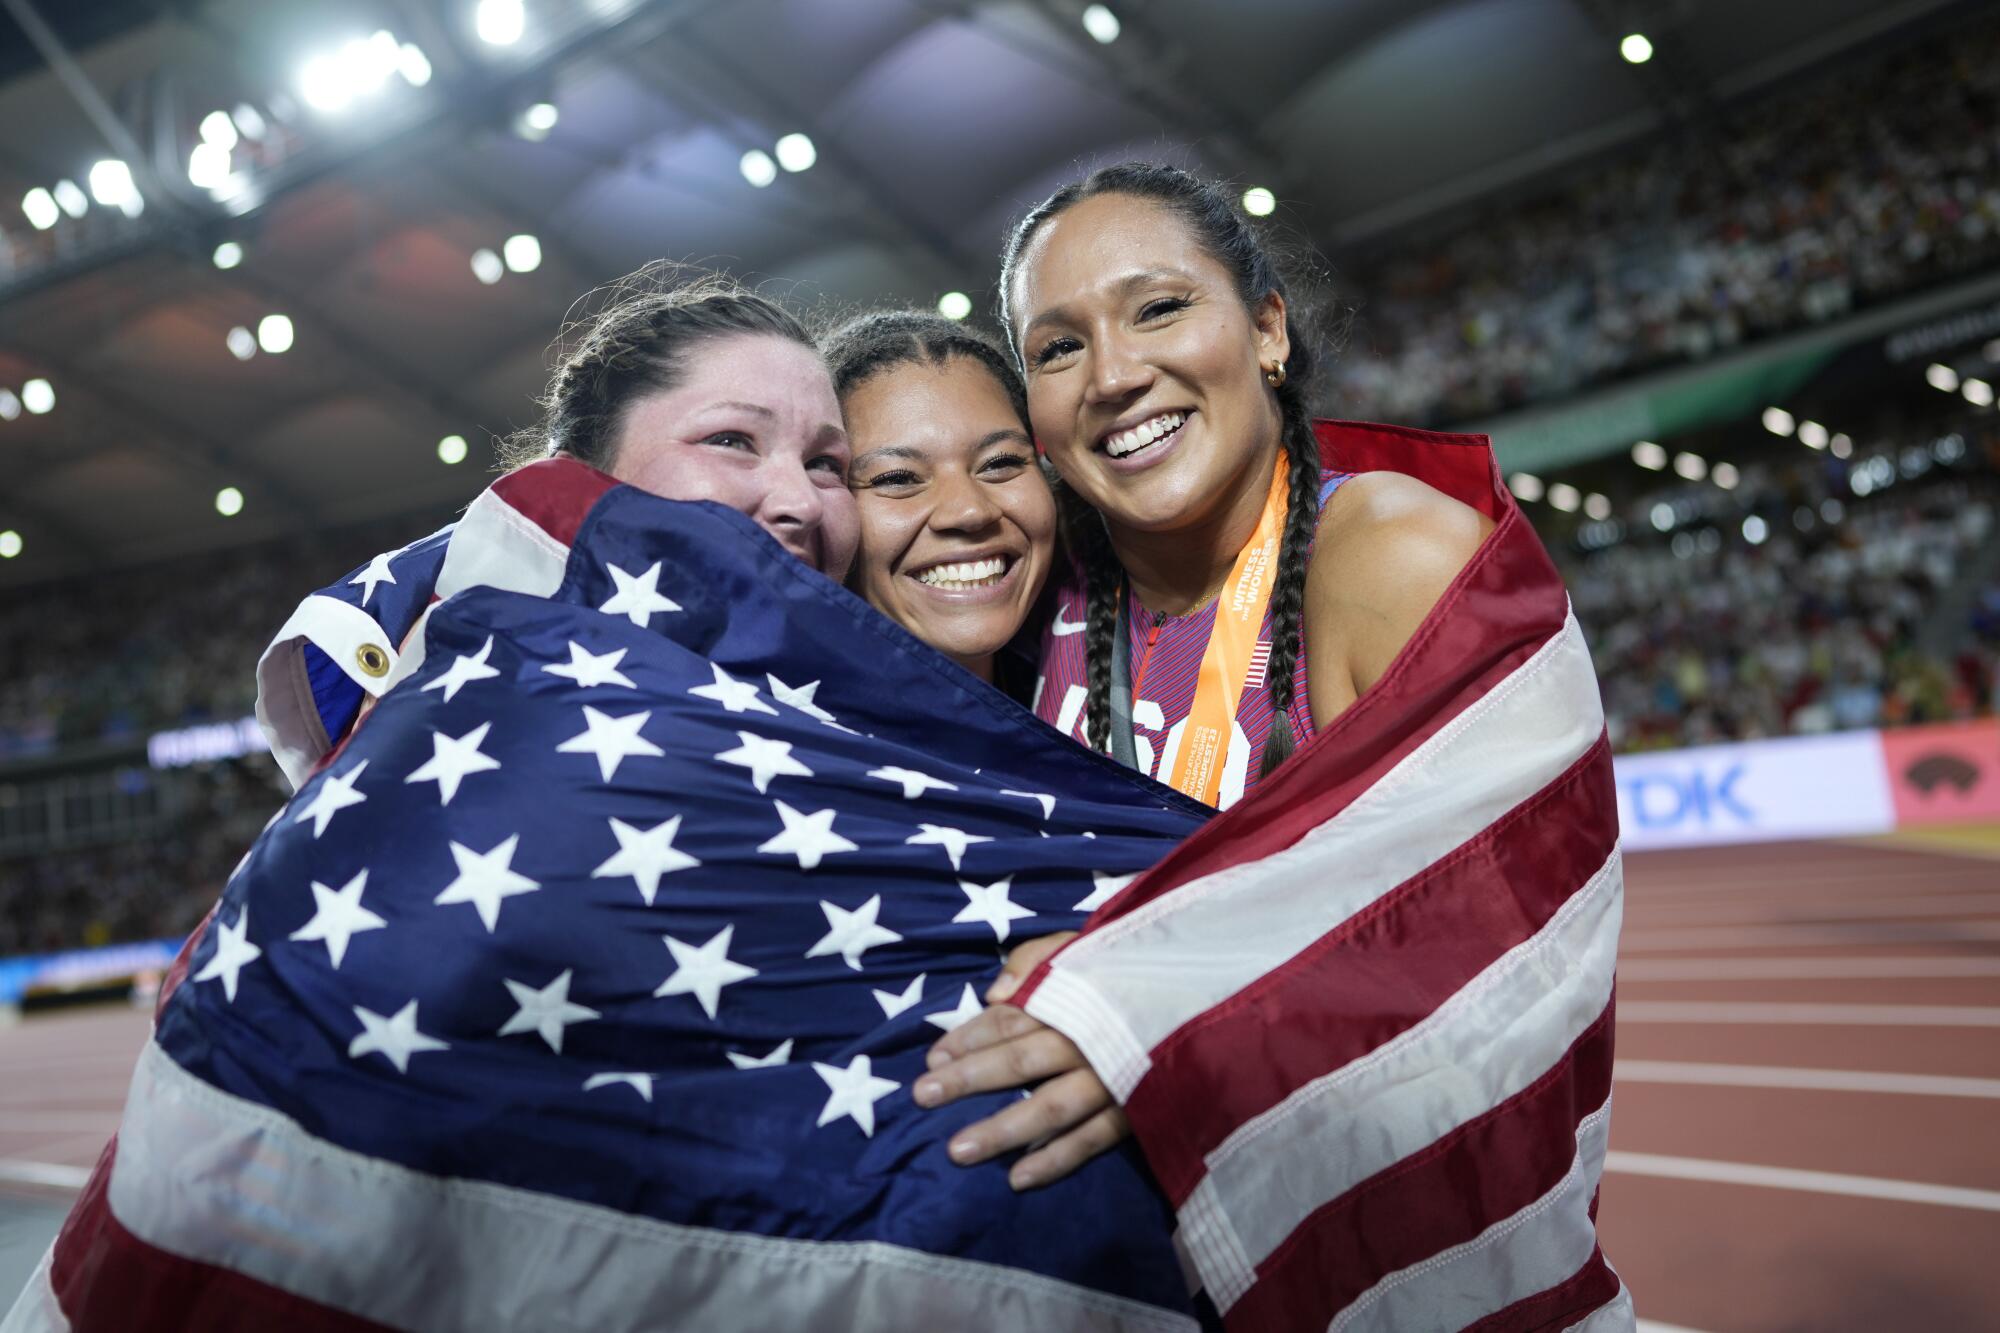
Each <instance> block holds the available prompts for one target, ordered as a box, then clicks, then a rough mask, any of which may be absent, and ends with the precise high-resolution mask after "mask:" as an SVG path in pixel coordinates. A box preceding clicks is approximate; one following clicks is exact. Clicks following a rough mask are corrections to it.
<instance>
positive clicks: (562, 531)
mask: <svg viewBox="0 0 2000 1333" xmlns="http://www.w3.org/2000/svg"><path fill="white" fill-rule="evenodd" d="M618 484H619V483H618V481H617V479H616V478H613V477H608V476H606V475H605V474H604V473H602V472H599V471H598V470H597V469H596V468H594V467H591V466H589V465H588V464H586V463H579V462H577V461H576V460H575V459H574V458H545V459H543V460H542V461H541V462H539V463H530V464H528V466H526V467H524V468H520V469H517V470H516V471H513V472H510V473H508V474H507V475H506V476H504V477H502V478H500V480H498V481H496V482H494V483H493V493H494V494H495V495H496V496H498V497H499V498H500V499H502V500H504V501H506V502H507V507H508V508H510V509H512V510H514V511H515V512H516V513H518V514H520V515H522V516H523V517H524V518H527V519H528V520H529V521H531V522H532V523H534V525H535V526H536V527H538V528H540V529H541V530H542V531H543V532H546V533H547V534H548V535H549V536H551V537H553V538H555V539H556V540H557V541H559V542H561V543H562V544H563V545H564V546H572V545H574V544H575V543H576V530H577V529H578V528H580V527H582V526H583V519H584V515H586V514H588V513H589V512H590V509H591V506H592V505H595V504H596V503H597V502H598V501H599V500H600V499H602V498H603V497H604V493H605V492H606V491H608V490H610V489H611V488H612V487H614V486H617V485H618Z"/></svg>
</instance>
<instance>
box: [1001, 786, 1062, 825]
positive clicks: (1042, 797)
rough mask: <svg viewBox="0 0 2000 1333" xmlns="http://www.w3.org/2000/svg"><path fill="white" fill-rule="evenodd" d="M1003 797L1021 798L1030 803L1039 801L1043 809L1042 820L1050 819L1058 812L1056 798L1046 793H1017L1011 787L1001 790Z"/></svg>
mask: <svg viewBox="0 0 2000 1333" xmlns="http://www.w3.org/2000/svg"><path fill="white" fill-rule="evenodd" d="M1000 794H1001V795H1002V796H1021V797H1025V798H1026V799H1028V800H1030V801H1038V802H1040V803H1041V807H1042V818H1043V819H1049V818H1052V817H1053V816H1054V815H1055V812H1056V798H1055V797H1054V796H1052V795H1050V794H1049V793H1048V792H1045V791H1015V790H1013V789H1012V788H1010V787H1002V788H1001V789H1000Z"/></svg>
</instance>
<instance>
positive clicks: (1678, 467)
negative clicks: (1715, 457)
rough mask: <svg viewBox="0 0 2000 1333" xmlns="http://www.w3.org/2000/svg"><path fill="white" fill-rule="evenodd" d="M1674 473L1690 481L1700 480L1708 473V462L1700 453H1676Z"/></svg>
mask: <svg viewBox="0 0 2000 1333" xmlns="http://www.w3.org/2000/svg"><path fill="white" fill-rule="evenodd" d="M1674 474H1675V475H1676V476H1681V477H1686V478H1687V479H1688V480H1689V481H1700V480H1701V479H1702V478H1703V477H1705V476H1707V475H1708V462H1707V460H1705V459H1704V458H1702V456H1701V455H1700V454H1685V453H1683V454H1675V455H1674Z"/></svg>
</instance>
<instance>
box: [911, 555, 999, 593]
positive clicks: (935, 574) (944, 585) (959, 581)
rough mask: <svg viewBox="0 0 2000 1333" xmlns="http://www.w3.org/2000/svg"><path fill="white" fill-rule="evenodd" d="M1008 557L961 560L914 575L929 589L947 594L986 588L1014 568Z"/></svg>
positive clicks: (932, 567) (996, 556)
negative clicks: (935, 589) (939, 589)
mask: <svg viewBox="0 0 2000 1333" xmlns="http://www.w3.org/2000/svg"><path fill="white" fill-rule="evenodd" d="M1013 563H1014V562H1013V560H1012V559H1011V558H1010V557H1008V556H1002V555H994V556H988V557H987V558H986V559H984V560H960V561H957V562H956V563H953V564H947V565H932V566H931V567H930V568H929V569H925V570H920V571H919V572H918V573H916V574H914V575H912V576H911V577H913V578H915V579H916V581H917V582H919V583H921V584H923V585H924V586H925V587H929V588H941V589H943V590H944V591H946V592H963V591H965V590H966V589H968V588H985V587H990V586H992V585H993V584H995V583H998V582H999V581H1000V580H1001V579H1004V578H1006V577H1007V571H1008V569H1010V568H1011V567H1012V566H1013Z"/></svg>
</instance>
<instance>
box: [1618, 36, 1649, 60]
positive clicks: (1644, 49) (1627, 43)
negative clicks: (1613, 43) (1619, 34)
mask: <svg viewBox="0 0 2000 1333" xmlns="http://www.w3.org/2000/svg"><path fill="white" fill-rule="evenodd" d="M1618 54H1619V55H1621V56H1624V57H1625V60H1626V62H1627V63H1628V64H1633V65H1643V64H1645V63H1646V62H1647V61H1648V60H1651V59H1652V58H1653V41H1652V39H1651V38H1650V37H1648V36H1646V34H1645V33H1643V32H1631V33H1627V34H1625V40H1624V41H1622V42H1620V43H1618Z"/></svg>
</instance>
